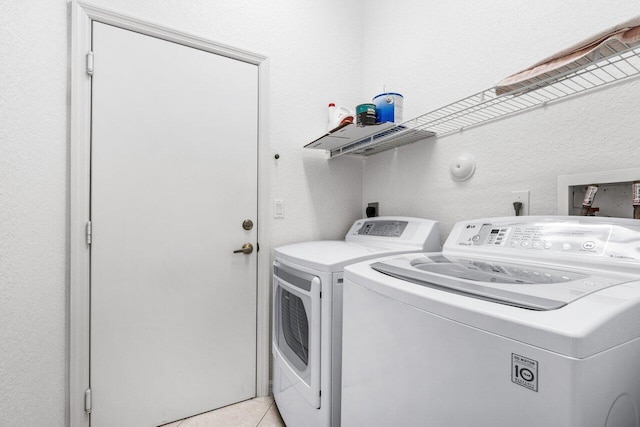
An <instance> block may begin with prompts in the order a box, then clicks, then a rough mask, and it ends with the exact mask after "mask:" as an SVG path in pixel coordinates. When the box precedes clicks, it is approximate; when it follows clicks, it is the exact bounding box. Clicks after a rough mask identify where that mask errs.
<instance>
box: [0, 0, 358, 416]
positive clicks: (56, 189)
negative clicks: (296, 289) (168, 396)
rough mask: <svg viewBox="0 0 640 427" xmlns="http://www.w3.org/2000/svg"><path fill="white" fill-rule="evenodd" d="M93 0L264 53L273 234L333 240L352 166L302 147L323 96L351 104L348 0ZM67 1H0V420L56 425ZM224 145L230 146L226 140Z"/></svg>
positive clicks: (354, 52) (349, 190) (63, 363)
mask: <svg viewBox="0 0 640 427" xmlns="http://www.w3.org/2000/svg"><path fill="white" fill-rule="evenodd" d="M94 4H96V5H98V6H101V7H105V8H110V9H114V10H116V11H120V12H123V13H126V14H129V15H133V16H135V17H138V18H142V19H145V20H150V21H154V22H157V23H160V24H163V25H166V26H170V27H174V28H176V29H179V30H182V31H186V32H189V33H192V34H196V35H198V36H202V37H206V38H209V39H211V40H214V41H217V42H220V43H224V44H228V45H231V46H234V47H238V48H241V49H245V50H249V51H254V52H257V53H261V54H264V55H267V56H268V57H269V58H270V70H271V73H270V106H269V110H270V120H271V128H270V131H269V138H270V144H271V148H272V151H273V154H275V153H279V154H280V160H278V161H276V160H273V161H272V163H271V164H267V165H266V167H268V168H270V170H271V186H272V194H271V197H272V198H280V199H284V200H285V202H286V218H285V219H283V220H277V221H276V220H274V222H273V224H272V225H271V227H272V233H271V235H272V236H271V237H272V243H273V245H274V246H278V245H281V244H284V243H289V242H293V241H299V240H308V239H317V238H338V237H340V236H342V235H343V234H344V233H345V232H346V230H347V229H348V227H349V226H350V225H351V223H352V222H353V221H354V220H355V219H356V218H357V217H358V216H359V215H360V210H361V204H362V196H361V190H362V162H361V161H360V160H359V159H349V158H344V159H339V160H336V161H332V162H327V161H326V159H325V155H324V153H323V152H319V151H315V150H303V149H302V146H303V145H305V144H306V143H308V142H310V141H311V140H313V139H315V138H317V137H319V136H320V135H322V134H323V133H324V132H325V130H326V105H327V104H328V103H329V102H331V101H334V102H336V103H338V104H348V105H351V104H353V105H355V104H356V103H357V100H358V96H359V93H360V86H358V85H354V84H353V82H357V81H358V79H359V70H360V64H361V62H362V58H361V49H360V47H361V44H360V40H361V39H360V36H361V22H362V21H361V17H360V8H359V2H341V1H338V0H328V1H323V2H318V1H312V0H297V1H294V0H272V1H269V2H265V1H258V0H255V1H249V0H245V1H237V0H217V1H215V2H204V1H197V0H189V1H178V0H163V1H157V0H138V1H135V2H132V1H130V0H100V1H98V0H96V1H95V2H94ZM68 42H69V40H68V7H67V4H66V1H65V0H53V1H52V0H47V1H45V0H41V1H38V0H5V1H2V2H1V6H0V112H1V114H0V425H2V426H10V425H12V426H13V425H16V426H17V425H20V426H44V425H46V426H63V425H66V424H67V422H66V419H67V415H66V408H67V398H66V395H67V389H68V385H67V375H68V368H67V360H68V349H67V345H68V337H67V328H68V311H67V310H68V302H67V298H68V293H69V289H68V254H67V250H68V248H67V245H68V239H67V233H68V220H69V216H68V201H69V199H68V176H69V173H68V157H69V153H68V129H67V126H68V105H67V102H68V94H67V92H68V76H69V75H68V70H67V68H68V60H67V49H68ZM229 149H233V146H232V142H230V145H229Z"/></svg>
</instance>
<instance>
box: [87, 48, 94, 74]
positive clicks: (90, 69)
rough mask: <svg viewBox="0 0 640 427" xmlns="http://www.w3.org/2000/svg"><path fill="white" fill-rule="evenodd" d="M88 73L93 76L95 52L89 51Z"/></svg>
mask: <svg viewBox="0 0 640 427" xmlns="http://www.w3.org/2000/svg"><path fill="white" fill-rule="evenodd" d="M87 74H88V75H90V76H93V52H89V53H87Z"/></svg>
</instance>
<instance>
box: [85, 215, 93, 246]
mask: <svg viewBox="0 0 640 427" xmlns="http://www.w3.org/2000/svg"><path fill="white" fill-rule="evenodd" d="M86 231H87V245H90V244H91V240H92V238H93V234H92V233H93V230H92V229H91V221H87V227H86Z"/></svg>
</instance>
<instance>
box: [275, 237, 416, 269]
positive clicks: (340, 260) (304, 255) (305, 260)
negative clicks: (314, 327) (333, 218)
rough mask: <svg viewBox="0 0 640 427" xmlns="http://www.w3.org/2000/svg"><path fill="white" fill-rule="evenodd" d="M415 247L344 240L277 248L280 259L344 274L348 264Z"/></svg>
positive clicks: (407, 250) (404, 251) (303, 243)
mask: <svg viewBox="0 0 640 427" xmlns="http://www.w3.org/2000/svg"><path fill="white" fill-rule="evenodd" d="M411 250H414V251H415V249H412V248H407V247H401V246H392V245H389V246H383V245H371V244H362V243H354V242H345V241H342V240H322V241H316V242H302V243H295V244H293V245H287V246H281V247H279V248H276V249H275V256H276V258H279V259H282V260H284V261H287V262H290V263H293V264H297V265H300V266H303V267H306V268H311V269H313V270H318V271H326V272H335V271H342V270H343V269H344V266H345V265H348V264H353V263H355V262H360V261H366V260H369V259H372V258H377V257H382V256H384V255H393V254H400V253H406V252H409V251H411Z"/></svg>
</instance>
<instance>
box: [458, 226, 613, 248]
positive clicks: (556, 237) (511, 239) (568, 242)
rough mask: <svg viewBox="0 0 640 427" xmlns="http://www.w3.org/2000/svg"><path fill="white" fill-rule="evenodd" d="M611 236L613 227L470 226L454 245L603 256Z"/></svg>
mask: <svg viewBox="0 0 640 427" xmlns="http://www.w3.org/2000/svg"><path fill="white" fill-rule="evenodd" d="M611 232H612V226H611V225H607V224H578V223H572V222H564V223H563V222H556V223H542V222H532V223H526V222H523V223H517V222H510V223H508V222H500V223H468V224H466V225H465V226H464V227H463V228H462V229H461V232H460V233H459V234H458V235H457V236H455V239H456V242H455V244H456V245H458V246H475V247H478V246H480V247H493V248H503V250H527V251H534V250H535V251H547V252H560V253H579V254H592V255H603V254H604V251H605V248H606V246H607V243H608V242H609V238H610V236H611Z"/></svg>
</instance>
